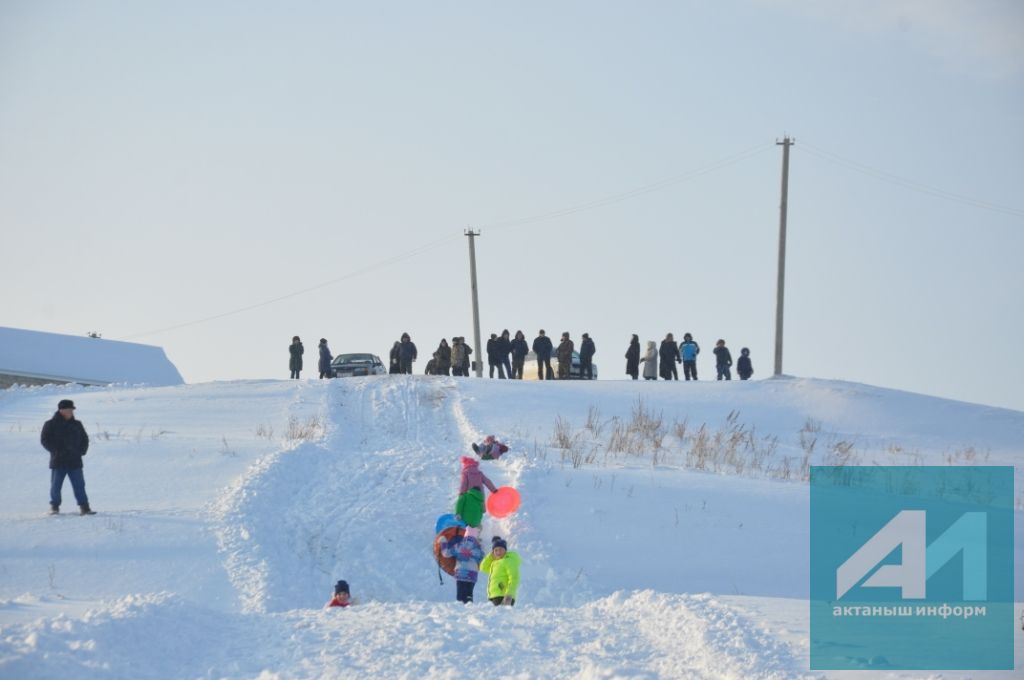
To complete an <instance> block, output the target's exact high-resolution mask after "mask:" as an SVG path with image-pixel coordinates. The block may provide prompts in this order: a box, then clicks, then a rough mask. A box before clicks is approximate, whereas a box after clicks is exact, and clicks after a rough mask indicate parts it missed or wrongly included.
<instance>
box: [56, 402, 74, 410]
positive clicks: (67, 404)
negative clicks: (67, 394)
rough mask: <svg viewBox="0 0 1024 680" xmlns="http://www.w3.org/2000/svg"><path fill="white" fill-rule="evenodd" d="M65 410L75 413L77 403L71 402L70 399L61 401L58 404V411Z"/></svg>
mask: <svg viewBox="0 0 1024 680" xmlns="http://www.w3.org/2000/svg"><path fill="white" fill-rule="evenodd" d="M64 408H69V409H71V410H72V411H73V410H74V409H75V402H73V401H71V400H70V399H61V400H60V401H59V402H58V403H57V410H58V411H59V410H61V409H64Z"/></svg>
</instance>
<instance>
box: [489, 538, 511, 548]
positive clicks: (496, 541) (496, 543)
mask: <svg viewBox="0 0 1024 680" xmlns="http://www.w3.org/2000/svg"><path fill="white" fill-rule="evenodd" d="M495 548H501V549H503V550H508V543H506V542H505V539H504V538H502V537H501V536H495V537H494V538H492V539H491V550H494V549H495Z"/></svg>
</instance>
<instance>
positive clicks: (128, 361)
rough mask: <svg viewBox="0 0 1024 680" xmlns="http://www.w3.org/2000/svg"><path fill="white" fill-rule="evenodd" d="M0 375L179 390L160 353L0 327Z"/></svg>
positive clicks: (172, 370) (132, 345) (157, 349)
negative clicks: (175, 387) (164, 387)
mask: <svg viewBox="0 0 1024 680" xmlns="http://www.w3.org/2000/svg"><path fill="white" fill-rule="evenodd" d="M0 374H8V375H17V376H24V377H27V378H41V379H52V380H58V381H66V382H80V383H84V384H88V385H106V384H109V383H132V384H137V383H145V384H149V385H181V384H182V383H184V382H185V381H184V380H182V377H181V374H180V373H178V369H177V368H175V366H174V364H172V363H171V361H170V359H168V358H167V355H166V354H164V350H163V348H161V347H155V346H153V345H140V344H137V343H134V342H120V341H117V340H103V339H102V338H90V337H88V336H77V335H61V334H59V333H44V332H41V331H29V330H23V329H20V328H4V327H2V326H0Z"/></svg>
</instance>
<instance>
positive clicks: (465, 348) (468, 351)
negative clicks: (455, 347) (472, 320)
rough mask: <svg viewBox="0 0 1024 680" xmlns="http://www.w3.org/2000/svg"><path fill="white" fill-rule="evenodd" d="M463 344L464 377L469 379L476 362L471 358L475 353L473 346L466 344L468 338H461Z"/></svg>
mask: <svg viewBox="0 0 1024 680" xmlns="http://www.w3.org/2000/svg"><path fill="white" fill-rule="evenodd" d="M459 339H460V341H461V344H462V375H464V376H466V377H467V378H468V377H469V369H470V368H471V367H472V366H473V364H474V361H473V360H472V359H470V358H469V355H470V354H472V353H473V348H472V346H470V345H468V344H466V336H464V335H463V336H460V338H459Z"/></svg>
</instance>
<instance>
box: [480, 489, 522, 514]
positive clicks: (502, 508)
mask: <svg viewBox="0 0 1024 680" xmlns="http://www.w3.org/2000/svg"><path fill="white" fill-rule="evenodd" d="M519 501H520V498H519V492H518V491H516V490H515V489H513V488H512V487H511V486H502V487H499V488H498V490H497V491H495V492H494V493H492V494H491V495H490V496H488V497H487V512H488V513H490V514H491V516H493V517H497V518H498V519H501V518H502V517H508V516H509V515H511V514H512V513H513V512H515V511H516V510H518V509H519Z"/></svg>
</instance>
